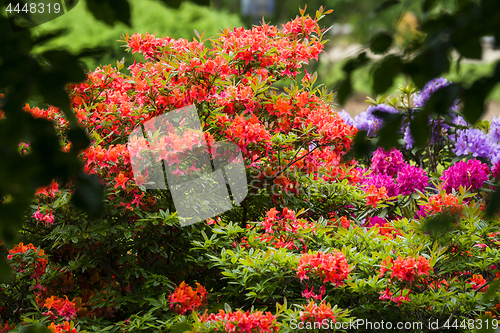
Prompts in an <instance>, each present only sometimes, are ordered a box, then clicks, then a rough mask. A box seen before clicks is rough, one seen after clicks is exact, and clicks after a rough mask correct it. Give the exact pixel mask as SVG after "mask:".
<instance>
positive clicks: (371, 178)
mask: <svg viewBox="0 0 500 333" xmlns="http://www.w3.org/2000/svg"><path fill="white" fill-rule="evenodd" d="M363 184H364V185H366V186H370V185H374V186H375V187H376V188H381V187H385V190H386V191H387V196H389V197H395V196H397V187H396V184H395V183H394V179H392V177H391V176H388V175H384V174H376V173H372V174H369V175H368V176H366V178H365V179H364V180H363Z"/></svg>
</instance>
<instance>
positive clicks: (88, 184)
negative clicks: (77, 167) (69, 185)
mask: <svg viewBox="0 0 500 333" xmlns="http://www.w3.org/2000/svg"><path fill="white" fill-rule="evenodd" d="M75 187H76V188H75V193H74V194H73V196H72V198H71V203H73V204H74V205H75V206H76V207H77V208H80V209H82V210H84V211H85V212H87V213H88V214H90V215H92V216H98V215H100V214H101V213H102V211H103V209H104V203H103V198H104V185H103V184H102V183H101V182H100V180H99V178H98V177H97V176H96V175H87V174H84V173H81V174H79V176H78V177H77V179H76V182H75Z"/></svg>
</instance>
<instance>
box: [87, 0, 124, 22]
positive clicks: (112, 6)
mask: <svg viewBox="0 0 500 333" xmlns="http://www.w3.org/2000/svg"><path fill="white" fill-rule="evenodd" d="M87 8H88V10H89V11H90V12H91V13H92V15H94V17H95V18H96V19H98V20H100V21H103V22H104V23H106V24H107V25H114V24H115V22H116V21H119V22H123V23H125V24H126V25H128V26H130V5H129V3H128V1H127V0H87Z"/></svg>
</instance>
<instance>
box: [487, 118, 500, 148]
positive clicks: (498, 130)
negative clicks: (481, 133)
mask: <svg viewBox="0 0 500 333" xmlns="http://www.w3.org/2000/svg"><path fill="white" fill-rule="evenodd" d="M487 136H488V139H489V140H490V141H491V142H492V143H498V142H500V118H497V117H493V119H492V120H491V125H490V130H489V131H488V135H487Z"/></svg>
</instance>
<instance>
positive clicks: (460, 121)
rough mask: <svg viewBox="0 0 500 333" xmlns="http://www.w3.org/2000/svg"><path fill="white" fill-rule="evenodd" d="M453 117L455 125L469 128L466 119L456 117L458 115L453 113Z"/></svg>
mask: <svg viewBox="0 0 500 333" xmlns="http://www.w3.org/2000/svg"><path fill="white" fill-rule="evenodd" d="M453 116H454V117H453ZM452 117H453V120H452V121H451V122H452V123H453V124H455V125H461V126H469V124H467V121H465V119H464V118H463V117H462V116H459V115H456V114H454V113H453V114H452Z"/></svg>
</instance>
